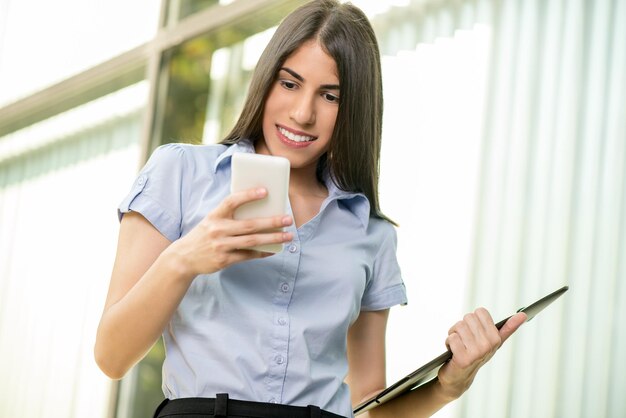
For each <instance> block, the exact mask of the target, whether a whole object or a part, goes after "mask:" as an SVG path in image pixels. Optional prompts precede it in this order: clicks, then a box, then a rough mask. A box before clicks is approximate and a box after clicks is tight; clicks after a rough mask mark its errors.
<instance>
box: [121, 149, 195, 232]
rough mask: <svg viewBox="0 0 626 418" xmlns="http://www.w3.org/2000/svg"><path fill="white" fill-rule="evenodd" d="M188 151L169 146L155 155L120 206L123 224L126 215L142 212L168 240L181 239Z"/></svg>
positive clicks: (153, 154) (154, 153) (158, 150)
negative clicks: (183, 191) (123, 217)
mask: <svg viewBox="0 0 626 418" xmlns="http://www.w3.org/2000/svg"><path fill="white" fill-rule="evenodd" d="M184 152H185V151H184V149H183V148H182V147H181V146H180V145H178V144H166V145H162V146H160V147H159V148H157V149H156V150H155V151H154V152H153V153H152V156H151V157H150V159H149V160H148V162H147V163H146V165H145V166H144V167H143V168H142V169H141V171H140V172H139V174H138V176H137V178H136V179H135V182H134V183H133V186H132V188H131V190H130V193H129V194H128V195H127V196H126V197H125V198H124V200H122V202H121V203H120V205H119V206H118V216H119V219H120V221H121V219H122V216H123V215H124V214H125V213H128V212H130V211H133V212H138V213H140V214H141V215H143V216H144V217H145V218H146V219H147V220H148V221H149V222H150V223H151V224H152V225H153V226H154V227H155V228H156V229H157V230H158V231H159V232H160V233H161V234H163V236H165V237H166V238H167V239H168V240H170V241H175V240H177V239H178V238H180V236H181V221H182V197H181V196H182V190H183V181H184V179H183V177H184V170H185V168H186V167H185V160H184Z"/></svg>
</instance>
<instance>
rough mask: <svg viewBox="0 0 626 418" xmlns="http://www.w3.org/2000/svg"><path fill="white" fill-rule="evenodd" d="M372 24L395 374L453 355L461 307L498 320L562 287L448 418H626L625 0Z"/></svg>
mask: <svg viewBox="0 0 626 418" xmlns="http://www.w3.org/2000/svg"><path fill="white" fill-rule="evenodd" d="M374 23H375V26H376V29H377V32H378V34H379V37H380V39H381V47H382V50H383V54H384V64H385V67H384V72H385V74H384V76H385V89H386V91H385V94H386V96H385V100H386V102H385V111H386V118H385V124H384V140H383V160H382V163H381V194H382V198H383V199H382V201H383V209H385V208H388V209H389V210H388V212H390V213H389V214H390V215H391V216H392V217H394V215H395V218H396V220H398V221H399V222H400V229H399V256H400V257H401V265H402V268H403V273H404V276H405V281H407V286H408V288H409V292H410V293H409V307H408V308H403V309H404V310H405V311H403V309H400V310H399V312H398V313H395V312H394V313H392V320H391V323H390V337H391V338H390V343H389V351H390V352H391V353H394V355H393V356H391V357H392V358H391V359H390V360H389V364H390V366H391V368H392V378H396V377H400V376H401V375H403V373H397V372H395V371H393V370H396V369H398V370H399V369H400V368H402V370H404V372H407V371H408V370H409V369H410V366H417V365H419V364H420V361H419V360H418V359H417V358H422V359H424V360H427V359H428V358H429V357H428V356H425V355H424V347H425V346H426V347H429V348H428V350H430V351H431V352H432V354H438V352H439V351H442V349H443V346H442V344H440V347H441V348H440V349H439V351H437V350H436V349H435V348H433V347H431V345H432V342H431V341H430V339H431V338H432V339H435V340H437V341H438V342H439V343H442V342H443V340H444V338H445V332H446V331H447V327H449V326H450V325H452V323H453V322H452V321H450V320H449V312H451V311H453V312H454V311H455V310H456V303H457V302H458V301H459V299H461V300H462V301H463V302H464V303H463V305H464V309H465V310H466V311H469V310H472V309H474V308H475V307H477V306H486V307H487V308H489V309H490V310H491V312H492V313H493V315H494V317H496V319H500V317H504V316H507V315H509V314H511V313H512V312H513V311H514V310H515V309H517V308H518V307H521V306H523V305H524V304H527V303H529V302H531V301H533V300H535V299H537V298H538V297H540V296H543V295H544V294H546V293H548V292H550V291H552V290H555V289H556V288H558V287H560V286H562V285H566V284H567V285H569V286H570V291H569V292H568V293H567V294H566V295H565V296H564V297H563V298H562V300H559V301H558V302H556V303H555V305H553V306H551V307H550V308H548V309H547V310H546V312H544V313H542V314H541V315H540V317H538V318H537V319H536V320H534V321H532V322H530V323H528V324H525V325H524V326H523V328H522V329H521V330H520V331H519V333H518V334H516V335H515V336H514V337H512V338H511V340H509V341H508V342H507V343H506V344H505V346H504V347H503V348H502V349H501V350H500V351H499V352H498V354H497V355H496V357H495V358H494V359H493V360H492V362H491V363H489V364H488V365H487V366H485V367H484V369H483V370H482V371H481V372H480V373H479V375H478V377H477V378H476V381H475V383H474V385H473V386H472V388H471V389H470V391H469V392H468V393H467V394H466V395H465V396H464V397H463V399H462V400H461V401H459V402H457V403H456V405H454V406H453V407H452V408H451V409H450V408H446V409H444V411H442V412H440V413H439V414H438V416H451V415H452V416H462V417H478V416H480V417H494V418H495V417H504V416H506V417H529V416H532V417H556V416H559V417H560V416H567V417H590V416H594V417H595V416H602V417H622V416H624V415H625V414H626V397H624V396H623V394H624V393H625V392H626V376H625V374H624V371H625V370H626V359H625V358H624V355H623V354H624V353H626V328H625V327H624V326H623V324H624V323H626V281H625V280H624V279H625V278H626V266H625V264H626V261H625V260H626V238H625V237H626V193H625V191H626V99H625V98H626V2H624V1H621V0H568V1H561V0H466V1H446V0H442V1H431V2H418V1H413V2H412V3H411V5H409V6H406V7H404V8H399V9H397V10H394V9H391V10H390V11H389V12H388V13H385V14H384V15H381V16H377V17H376V18H375V19H374ZM446 57H447V58H446ZM396 96H398V97H396ZM390 113H391V114H390ZM473 170H476V171H475V172H474V171H473ZM468 214H469V215H468ZM424 235H426V236H427V237H426V238H424ZM451 275H453V276H454V277H451ZM415 287H417V288H418V291H417V292H415V293H414V294H411V292H414V291H412V290H411V289H412V288H415ZM416 302H417V304H418V305H421V306H420V307H418V308H415V307H414V306H413V307H412V306H411V304H413V303H416ZM411 309H412V310H411ZM416 313H419V315H416ZM454 313H455V315H456V314H457V312H454ZM394 316H395V317H396V318H394ZM444 317H445V320H444V322H446V323H447V325H446V327H445V329H441V328H442V318H444ZM398 318H399V319H400V325H399V326H398V327H396V325H394V321H397V319H398ZM433 324H434V325H433ZM424 329H426V331H427V332H424ZM436 329H439V331H438V332H439V334H437V331H436ZM408 330H415V332H413V334H415V335H417V334H419V335H421V337H413V338H410V337H407V336H406V335H407V333H411V332H412V331H408ZM398 344H402V347H400V348H398ZM396 354H399V355H396ZM418 356H419V357H418ZM399 363H402V365H400V364H399ZM394 373H395V374H394ZM392 380H393V379H392Z"/></svg>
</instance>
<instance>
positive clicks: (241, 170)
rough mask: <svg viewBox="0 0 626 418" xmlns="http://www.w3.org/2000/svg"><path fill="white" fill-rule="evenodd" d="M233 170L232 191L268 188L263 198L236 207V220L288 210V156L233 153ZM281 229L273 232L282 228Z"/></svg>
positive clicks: (275, 249)
mask: <svg viewBox="0 0 626 418" xmlns="http://www.w3.org/2000/svg"><path fill="white" fill-rule="evenodd" d="M231 169H232V174H231V187H230V191H231V193H233V192H238V191H242V190H247V189H252V188H259V187H263V188H265V189H266V190H267V196H266V197H265V198H264V199H261V200H256V201H253V202H249V203H245V204H243V205H241V206H240V207H238V208H237V210H235V214H234V218H235V219H255V218H267V217H271V216H280V215H284V214H286V213H288V207H287V202H288V193H289V160H288V159H286V158H283V157H275V156H270V155H262V154H251V153H242V152H237V153H234V154H233V156H232V161H231ZM281 229H282V228H278V229H275V230H272V231H280V230H281ZM252 249H254V250H258V251H264V252H271V253H279V252H281V251H282V249H283V245H282V244H268V245H260V246H257V247H253V248H252Z"/></svg>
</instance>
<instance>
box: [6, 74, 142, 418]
mask: <svg viewBox="0 0 626 418" xmlns="http://www.w3.org/2000/svg"><path fill="white" fill-rule="evenodd" d="M146 94H147V85H146V84H145V83H141V84H140V85H137V86H132V87H129V88H127V89H125V90H124V91H121V92H118V93H114V94H113V95H111V96H109V97H105V98H103V99H99V100H98V101H96V102H92V103H90V104H88V105H84V106H82V107H81V108H77V109H75V110H72V111H70V112H67V113H66V114H63V115H59V116H57V117H55V119H54V120H48V121H43V122H41V123H40V124H39V125H38V126H33V127H30V128H26V129H25V130H23V131H19V132H16V133H14V134H12V135H11V136H10V137H9V136H7V137H4V138H0V143H2V145H3V147H2V154H0V376H1V378H0V393H2V395H1V396H0V416H2V417H20V418H39V417H41V418H44V417H46V418H48V417H58V418H78V417H85V418H94V417H96V418H97V417H102V418H104V417H106V416H108V415H107V414H108V410H109V403H110V402H111V399H110V397H111V389H112V386H111V385H112V384H111V381H110V380H109V379H108V378H106V377H105V376H104V374H102V372H100V371H99V370H98V368H97V366H96V365H95V362H94V360H93V344H94V339H95V330H96V327H97V324H98V320H99V317H100V314H101V311H102V306H103V304H104V298H105V296H106V290H107V285H108V279H109V274H110V269H111V266H112V263H113V257H114V251H115V243H116V239H117V231H118V224H117V217H116V213H115V207H116V205H117V203H118V202H119V201H120V200H121V198H122V197H123V194H124V191H125V190H126V189H127V187H129V185H130V183H131V182H132V178H133V177H134V175H135V173H136V170H137V167H138V164H139V160H138V159H139V136H140V126H141V123H140V121H141V112H140V108H141V106H142V105H143V104H144V103H145V99H146ZM61 126H62V127H63V129H64V132H63V133H60V132H61V131H59V130H58V129H59V127H61ZM51 133H56V134H57V136H54V135H53V136H50V134H51Z"/></svg>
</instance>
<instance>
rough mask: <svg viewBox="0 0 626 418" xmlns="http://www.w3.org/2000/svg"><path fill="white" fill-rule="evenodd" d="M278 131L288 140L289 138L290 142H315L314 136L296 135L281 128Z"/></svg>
mask: <svg viewBox="0 0 626 418" xmlns="http://www.w3.org/2000/svg"><path fill="white" fill-rule="evenodd" d="M278 130H279V131H280V133H281V134H283V135H284V136H286V137H287V138H289V139H290V140H292V141H294V142H308V141H313V140H314V139H315V137H312V136H306V135H296V134H294V133H292V132H289V131H288V130H286V129H284V128H281V127H279V128H278Z"/></svg>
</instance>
